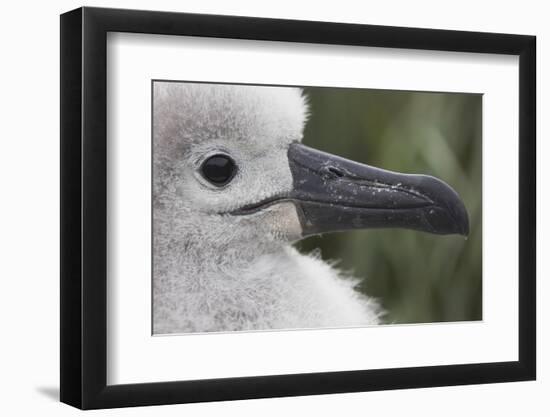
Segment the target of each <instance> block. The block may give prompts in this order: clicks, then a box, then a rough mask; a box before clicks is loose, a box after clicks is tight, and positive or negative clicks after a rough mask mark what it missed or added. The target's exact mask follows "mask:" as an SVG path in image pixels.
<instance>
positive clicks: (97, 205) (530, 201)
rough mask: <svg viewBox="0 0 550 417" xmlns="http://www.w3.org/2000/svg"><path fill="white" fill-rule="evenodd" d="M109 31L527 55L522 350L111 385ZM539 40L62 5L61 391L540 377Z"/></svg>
mask: <svg viewBox="0 0 550 417" xmlns="http://www.w3.org/2000/svg"><path fill="white" fill-rule="evenodd" d="M108 32H131V33H148V34H163V35H175V36H177V35H186V36H198V37H215V38H234V39H253V40H268V41H285V42H305V43H318V44H333V45H356V46H371V47H373V46H374V47H383V48H404V49H420V50H439V51H457V52H476V53H490V54H507V55H516V56H519V132H518V133H519V155H518V158H519V271H518V274H519V292H518V297H519V360H518V361H512V362H496V363H476V364H467V365H445V366H423V367H412V368H396V369H376V370H356V371H342V372H327V373H310V374H293V375H273V376H256V377H239V378H224V379H209V380H198V381H177V382H162V383H141V384H128V385H112V386H109V385H107V383H106V375H107V343H106V329H107V312H106V307H107V304H106V299H107V285H106V278H107V263H106V256H107V254H106V244H107V216H106V214H107V173H106V165H107V164H106V161H107V143H106V137H107V134H106V126H107V111H106V92H107V87H106V85H107V73H106V43H107V42H106V39H107V33H108ZM535 51H536V38H535V37H534V36H524V35H510V34H495V33H480V32H461V31H449V30H432V29H416V28H403V27H388V26H372V25H357V24H341V23H324V22H312V21H294V20H278V19H265V18H251V17H233V16H217V15H200V14H185V13H171V12H156V11H137V10H120V9H103V8H88V7H84V8H79V9H76V10H73V11H70V12H67V13H65V14H63V15H61V53H60V57H61V92H60V93H61V310H60V315H61V382H60V383H61V401H62V402H64V403H67V404H70V405H73V406H75V407H78V408H82V409H94V408H111V407H123V406H141V405H155V404H174V403H188V402H200V401H216V400H237V399H248V398H263V397H281V396H298V395H312V394H326V393H343V392H357V391H375V390H387V389H400V388H420V387H433V386H445V385H462V384H481V383H495V382H505V381H523V380H533V379H535V377H536V315H535V309H536V304H535V301H536V297H535V291H536V284H535V265H536V262H535V256H536V255H535V248H536V220H535V219H536V176H535V173H536V145H535V134H536V132H535V122H536V120H535V117H536V116H535V107H536V91H535V87H536V81H535V80H536V77H535V75H536V69H535V68H536V65H535V62H536V55H535V54H536V52H535Z"/></svg>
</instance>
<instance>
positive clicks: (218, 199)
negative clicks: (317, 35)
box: [153, 81, 469, 246]
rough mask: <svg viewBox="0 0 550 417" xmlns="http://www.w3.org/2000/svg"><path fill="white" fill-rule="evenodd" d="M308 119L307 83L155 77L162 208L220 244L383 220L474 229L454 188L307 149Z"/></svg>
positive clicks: (439, 229)
mask: <svg viewBox="0 0 550 417" xmlns="http://www.w3.org/2000/svg"><path fill="white" fill-rule="evenodd" d="M307 116H308V109H307V100H306V98H305V97H304V95H303V93H302V91H301V89H299V88H291V87H269V86H261V87H260V86H248V85H246V86H245V85H224V84H201V83H180V82H160V81H155V82H154V84H153V142H154V147H153V158H154V166H153V169H154V193H153V194H154V204H155V207H156V208H157V209H159V210H162V208H166V207H169V208H170V210H171V211H172V212H173V213H178V214H177V216H179V221H180V223H182V224H185V225H186V228H185V232H186V233H193V232H199V231H200V235H201V236H207V238H208V239H209V240H210V242H211V243H212V244H214V245H215V244H216V242H222V243H223V244H222V245H221V246H224V245H225V246H227V245H228V244H230V243H234V242H243V241H245V242H249V244H250V245H252V246H253V245H256V244H261V243H262V242H284V243H287V242H292V241H296V240H299V239H301V238H303V237H306V236H310V235H315V234H322V233H327V232H335V231H342V230H348V229H368V228H383V227H399V228H406V229H413V230H417V231H423V232H428V233H434V234H461V235H467V234H468V227H469V226H468V215H467V212H466V209H465V207H464V204H463V203H462V201H461V199H460V197H459V196H458V194H457V193H456V192H455V191H454V190H453V189H452V188H451V187H450V186H449V185H447V184H446V183H444V182H443V181H441V180H439V179H436V178H434V177H431V176H427V175H411V174H402V173H396V172H391V171H387V170H383V169H380V168H376V167H372V166H369V165H365V164H361V163H358V162H354V161H351V160H347V159H344V158H341V157H338V156H335V155H331V154H328V153H325V152H321V151H319V150H315V149H313V148H310V147H307V146H305V145H303V144H301V143H300V142H301V139H302V134H303V128H304V124H305V122H306V120H307ZM335 140H345V138H335ZM174 227H177V226H174Z"/></svg>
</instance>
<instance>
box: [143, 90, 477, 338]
mask: <svg viewBox="0 0 550 417" xmlns="http://www.w3.org/2000/svg"><path fill="white" fill-rule="evenodd" d="M481 121H482V95H480V94H469V93H444V92H415V91H395V90H371V89H359V88H330V87H296V86H266V85H240V84H222V83H197V82H185V81H175V80H169V81H165V80H154V81H152V122H153V123H152V154H153V161H152V164H153V189H152V205H153V207H152V216H153V231H152V232H153V238H152V253H153V269H152V289H153V299H152V303H153V309H152V311H153V320H152V322H153V329H152V332H153V334H154V335H163V334H187V333H204V332H232V331H267V330H292V329H316V328H331V327H333V328H334V327H351V326H370V325H390V324H408V323H436V322H449V321H455V322H456V321H474V320H481V319H482V251H481V247H482V246H481V242H482V233H481V231H482V224H481V220H482V216H481V213H482V205H481V203H482V198H481V197H482V194H481V191H482V190H481V186H482V153H481V150H482V128H481Z"/></svg>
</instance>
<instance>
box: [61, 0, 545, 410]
mask: <svg viewBox="0 0 550 417" xmlns="http://www.w3.org/2000/svg"><path fill="white" fill-rule="evenodd" d="M535 103H536V96H535V37H532V36H525V35H509V34H493V33H474V32H459V31H447V30H431V29H416V28H400V27H387V26H371V25H355V24H340V23H326V22H311V21H292V20H275V19H263V18H251V17H235V16H215V15H197V14H185V13H168V12H152V11H136V10H118V9H101V8H87V7H85V8H80V9H77V10H73V11H71V12H68V13H65V14H63V15H62V16H61V312H60V314H61V401H63V402H65V403H67V404H70V405H73V406H75V407H79V408H82V409H91V408H110V407H124V406H139V405H155V404H172V403H185V402H199V401H216V400H233V399H246V398H263V397H276V396H296V395H312V394H325V393H341V392H354V391H370V390H386V389H399V388H416V387H433V386H443V385H460V384H480V383H494V382H505V381H521V380H532V379H535V375H536V351H535V345H536V343H535V340H536V334H535V328H536V317H535V298H536V297H535V245H536V240H535V237H536V224H535V217H536V216H535V214H536V212H535V210H536V204H535V201H536V195H535V161H536V158H535V154H536V148H535Z"/></svg>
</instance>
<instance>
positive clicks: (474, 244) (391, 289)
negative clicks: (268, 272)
mask: <svg viewBox="0 0 550 417" xmlns="http://www.w3.org/2000/svg"><path fill="white" fill-rule="evenodd" d="M304 90H305V93H306V95H307V96H308V99H309V104H310V111H311V116H310V119H309V122H308V124H307V125H306V129H305V132H304V141H303V142H304V143H305V144H307V145H310V146H312V147H315V148H317V149H321V150H324V151H327V152H331V153H334V154H337V155H340V156H343V157H346V158H349V159H352V160H355V161H359V162H363V163H367V164H369V165H374V166H377V167H380V168H385V169H389V170H392V171H400V172H406V173H419V174H428V175H433V176H436V177H438V178H440V179H442V180H444V181H445V182H447V183H448V184H449V185H451V186H452V187H453V188H454V189H455V190H456V191H457V192H458V193H459V194H460V195H461V197H462V199H463V201H464V203H465V205H466V208H467V210H468V213H469V216H470V236H469V237H468V238H467V239H465V238H464V237H461V236H437V235H431V234H427V233H421V232H414V231H408V230H399V229H380V230H366V231H352V232H343V233H333V234H327V235H323V236H321V237H311V238H308V239H306V240H304V241H302V242H300V243H298V244H297V246H298V249H299V250H300V251H302V252H305V253H307V252H311V251H312V250H316V249H317V248H318V249H320V252H321V256H322V258H323V259H326V260H339V262H338V264H337V265H338V268H339V269H342V270H346V271H350V272H351V273H352V274H353V275H354V276H356V277H358V278H360V279H361V281H360V283H359V285H358V287H357V289H358V290H360V291H361V292H364V293H365V294H367V295H369V296H372V297H375V298H377V299H378V301H379V302H380V303H381V305H382V307H383V308H384V309H385V310H386V312H387V314H386V316H385V317H384V321H385V322H386V323H426V322H441V321H463V320H481V318H482V296H481V294H482V291H481V290H482V272H481V256H482V254H481V239H482V236H481V209H482V207H481V185H482V181H481V175H482V171H481V148H482V137H481V136H482V132H481V120H482V119H481V117H482V116H481V112H482V104H481V101H482V96H481V95H479V94H457V93H425V92H408V91H388V90H365V89H343V88H305V89H304Z"/></svg>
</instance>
